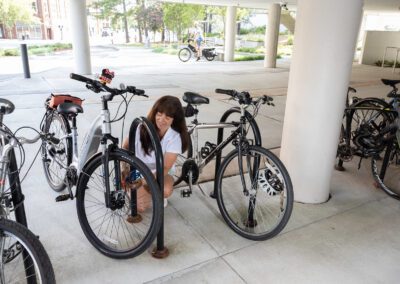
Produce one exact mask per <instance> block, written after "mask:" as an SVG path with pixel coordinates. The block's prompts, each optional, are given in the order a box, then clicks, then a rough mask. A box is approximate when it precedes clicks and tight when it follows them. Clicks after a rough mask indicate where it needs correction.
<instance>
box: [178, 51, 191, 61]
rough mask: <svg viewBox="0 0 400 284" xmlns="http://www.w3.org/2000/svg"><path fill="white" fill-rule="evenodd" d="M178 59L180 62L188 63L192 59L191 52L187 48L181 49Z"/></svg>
mask: <svg viewBox="0 0 400 284" xmlns="http://www.w3.org/2000/svg"><path fill="white" fill-rule="evenodd" d="M178 57H179V59H180V61H182V62H186V61H189V59H190V57H192V52H191V51H190V50H189V48H187V47H185V48H182V49H181V50H179V53H178Z"/></svg>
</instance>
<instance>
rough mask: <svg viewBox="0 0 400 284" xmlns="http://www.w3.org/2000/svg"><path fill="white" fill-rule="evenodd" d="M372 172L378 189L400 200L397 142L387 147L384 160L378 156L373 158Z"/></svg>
mask: <svg viewBox="0 0 400 284" xmlns="http://www.w3.org/2000/svg"><path fill="white" fill-rule="evenodd" d="M371 171H372V176H373V177H374V180H375V182H376V185H377V187H379V188H380V189H382V190H383V191H384V192H385V193H386V194H387V195H389V196H390V197H393V198H394V199H397V200H400V179H399V175H400V149H399V146H398V144H397V141H393V143H391V144H389V145H388V146H387V148H386V151H385V155H384V157H383V159H382V158H380V157H379V156H378V155H375V156H373V157H372V159H371Z"/></svg>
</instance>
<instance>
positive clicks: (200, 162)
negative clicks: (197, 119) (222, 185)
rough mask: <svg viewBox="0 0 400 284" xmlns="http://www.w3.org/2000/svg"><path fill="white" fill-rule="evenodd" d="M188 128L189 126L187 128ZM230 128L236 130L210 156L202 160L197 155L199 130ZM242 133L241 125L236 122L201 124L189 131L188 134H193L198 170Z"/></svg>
mask: <svg viewBox="0 0 400 284" xmlns="http://www.w3.org/2000/svg"><path fill="white" fill-rule="evenodd" d="M189 127H190V126H189ZM232 127H237V128H236V130H234V131H233V132H232V134H231V135H230V136H229V137H228V138H226V139H225V140H224V141H222V143H220V144H218V145H217V147H216V148H215V149H214V150H212V151H211V152H210V154H209V155H208V156H207V157H206V158H204V159H202V158H201V156H200V155H199V151H198V130H199V129H211V128H232ZM241 131H242V125H241V124H239V126H238V123H236V122H230V123H229V122H227V123H201V124H196V125H194V126H192V127H190V129H189V134H191V133H193V140H194V141H193V142H194V143H193V144H194V150H195V161H196V164H198V166H199V169H200V170H201V169H203V168H204V167H205V166H206V165H207V164H208V163H209V162H210V161H211V160H212V159H213V158H214V157H215V155H216V154H217V153H218V152H220V151H221V150H222V149H223V148H224V147H225V146H226V145H227V144H229V143H230V142H231V141H232V140H233V139H235V137H236V136H237V135H239V133H241Z"/></svg>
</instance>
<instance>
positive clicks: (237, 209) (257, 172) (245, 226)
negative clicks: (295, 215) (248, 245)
mask: <svg viewBox="0 0 400 284" xmlns="http://www.w3.org/2000/svg"><path fill="white" fill-rule="evenodd" d="M216 92H217V93H220V94H226V95H228V96H230V97H231V98H232V99H234V100H236V101H238V103H239V106H240V107H239V108H233V109H231V110H229V111H228V112H227V113H226V115H224V116H223V118H224V119H225V118H227V115H229V114H231V113H237V112H239V113H240V120H239V121H233V122H219V123H200V122H199V121H198V120H197V115H198V113H199V110H198V106H200V105H205V104H208V103H209V100H208V98H206V97H203V96H201V95H199V94H197V93H191V92H186V93H185V94H184V96H183V101H184V102H186V103H187V106H186V107H185V115H186V117H194V119H193V121H192V122H191V124H189V125H188V133H189V135H190V137H191V142H192V143H191V144H190V145H189V149H188V151H187V152H186V153H185V154H183V155H180V156H179V157H178V162H177V172H178V174H177V177H178V179H177V180H176V182H175V185H178V184H179V183H180V182H182V181H185V182H186V184H188V185H189V188H188V189H184V190H182V191H181V194H182V196H183V197H189V196H190V195H191V193H192V187H193V185H194V184H196V182H197V181H198V178H199V175H200V173H201V172H202V169H203V168H204V167H205V165H207V164H208V163H209V162H210V161H211V160H212V159H213V158H214V157H217V160H219V159H220V157H221V153H222V150H223V149H224V148H225V147H226V146H227V145H228V144H230V143H232V144H233V146H234V149H233V150H232V151H231V152H230V153H229V154H228V155H227V156H226V157H225V158H224V160H223V161H222V164H221V165H220V166H219V165H216V171H217V174H216V177H215V184H214V185H215V186H214V194H213V196H214V197H215V198H216V199H217V203H218V207H219V210H220V212H221V215H222V217H223V218H224V220H225V222H226V223H227V224H228V226H229V227H230V228H231V229H232V230H233V231H235V232H236V233H238V234H239V235H241V236H242V237H244V238H247V239H251V240H266V239H269V238H272V237H274V236H276V235H277V234H278V233H279V232H281V231H282V229H283V228H284V227H285V225H286V224H287V222H288V220H289V218H290V215H291V212H292V208H293V188H292V183H291V180H290V177H289V174H288V172H287V170H286V168H285V166H284V165H283V163H282V162H281V161H280V160H279V158H278V157H277V156H275V155H274V154H273V153H272V152H270V151H269V150H267V149H265V148H263V147H261V141H260V134H259V130H258V126H257V125H256V122H255V120H254V118H255V117H256V115H257V113H258V110H259V108H260V106H261V105H262V104H268V105H273V103H272V98H271V97H268V96H263V97H260V98H258V99H253V98H252V97H251V96H250V94H249V93H248V92H237V91H234V90H223V89H217V90H216ZM250 106H252V107H254V112H253V114H250V113H249V112H248V111H247V109H248V108H249V107H250ZM222 120H223V119H222ZM214 128H215V129H218V130H219V131H220V130H223V129H224V128H234V130H233V131H232V133H231V135H230V136H229V137H227V138H226V139H225V140H224V141H219V142H218V145H216V144H212V143H210V142H206V145H205V146H204V147H202V148H201V150H200V151H199V149H198V130H200V129H214ZM250 130H251V131H252V132H253V134H254V136H255V140H256V142H257V143H255V144H254V143H253V142H254V141H253V140H250V139H248V138H247V135H248V134H249V132H250ZM219 138H221V140H222V135H219ZM238 185H239V187H240V188H241V189H240V190H234V189H237V187H238ZM213 196H212V197H213Z"/></svg>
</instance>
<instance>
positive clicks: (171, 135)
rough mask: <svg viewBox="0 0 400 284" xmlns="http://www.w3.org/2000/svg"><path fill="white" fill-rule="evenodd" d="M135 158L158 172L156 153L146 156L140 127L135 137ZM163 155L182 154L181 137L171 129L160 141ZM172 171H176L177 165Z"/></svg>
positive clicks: (152, 152)
mask: <svg viewBox="0 0 400 284" xmlns="http://www.w3.org/2000/svg"><path fill="white" fill-rule="evenodd" d="M135 140H136V141H135V156H136V157H137V158H139V159H140V160H142V161H143V162H144V163H145V164H146V165H147V166H148V167H149V169H150V170H151V171H155V170H156V158H155V153H154V151H151V152H150V155H146V154H145V152H144V150H143V148H142V142H141V141H140V127H138V128H137V129H136V136H135ZM160 143H161V148H162V152H163V155H165V153H175V154H181V153H182V140H181V135H180V134H179V133H178V132H176V131H175V130H173V129H172V128H171V127H170V128H169V129H168V130H167V132H166V133H165V135H164V137H163V138H162V139H161V141H160ZM171 170H175V165H174V166H172V169H171Z"/></svg>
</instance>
